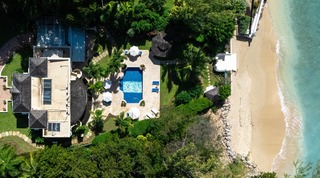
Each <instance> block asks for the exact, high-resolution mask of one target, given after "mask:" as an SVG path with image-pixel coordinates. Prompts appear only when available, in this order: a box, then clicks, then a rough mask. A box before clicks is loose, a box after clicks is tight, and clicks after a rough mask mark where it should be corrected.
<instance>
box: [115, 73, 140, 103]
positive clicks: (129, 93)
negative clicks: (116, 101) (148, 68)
mask: <svg viewBox="0 0 320 178" xmlns="http://www.w3.org/2000/svg"><path fill="white" fill-rule="evenodd" d="M142 77H143V76H142V71H141V70H140V69H139V68H127V69H126V71H125V72H124V77H123V78H122V80H121V81H120V90H122V91H123V93H124V100H125V101H126V102H127V103H139V102H140V101H141V100H142V89H143V83H142V81H143V80H142Z"/></svg>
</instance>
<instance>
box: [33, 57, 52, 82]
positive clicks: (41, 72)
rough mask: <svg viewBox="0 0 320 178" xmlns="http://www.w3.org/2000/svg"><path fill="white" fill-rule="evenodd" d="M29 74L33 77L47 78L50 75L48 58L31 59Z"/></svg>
mask: <svg viewBox="0 0 320 178" xmlns="http://www.w3.org/2000/svg"><path fill="white" fill-rule="evenodd" d="M29 72H30V75H31V76H32V77H41V78H42V77H46V76H47V75H48V60H47V58H29Z"/></svg>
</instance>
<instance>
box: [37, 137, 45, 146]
mask: <svg viewBox="0 0 320 178" xmlns="http://www.w3.org/2000/svg"><path fill="white" fill-rule="evenodd" d="M35 142H36V144H44V138H43V137H37V138H36V139H35Z"/></svg>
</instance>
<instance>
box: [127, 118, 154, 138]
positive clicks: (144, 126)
mask: <svg viewBox="0 0 320 178" xmlns="http://www.w3.org/2000/svg"><path fill="white" fill-rule="evenodd" d="M153 124H154V120H150V119H147V120H142V121H138V122H135V123H134V124H133V127H130V128H129V135H130V136H132V137H137V136H138V135H145V134H147V132H148V129H149V128H150V127H151V126H152V125H153Z"/></svg>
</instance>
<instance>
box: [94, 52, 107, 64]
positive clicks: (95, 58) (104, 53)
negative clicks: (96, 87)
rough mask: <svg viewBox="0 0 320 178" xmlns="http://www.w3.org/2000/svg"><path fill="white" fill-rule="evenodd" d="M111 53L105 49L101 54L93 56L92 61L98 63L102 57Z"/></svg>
mask: <svg viewBox="0 0 320 178" xmlns="http://www.w3.org/2000/svg"><path fill="white" fill-rule="evenodd" d="M108 54H109V52H108V50H105V51H103V52H102V53H101V54H100V55H99V56H97V57H93V58H92V61H93V62H94V63H97V62H98V61H100V60H101V59H102V58H104V57H106V56H107V55H108Z"/></svg>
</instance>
